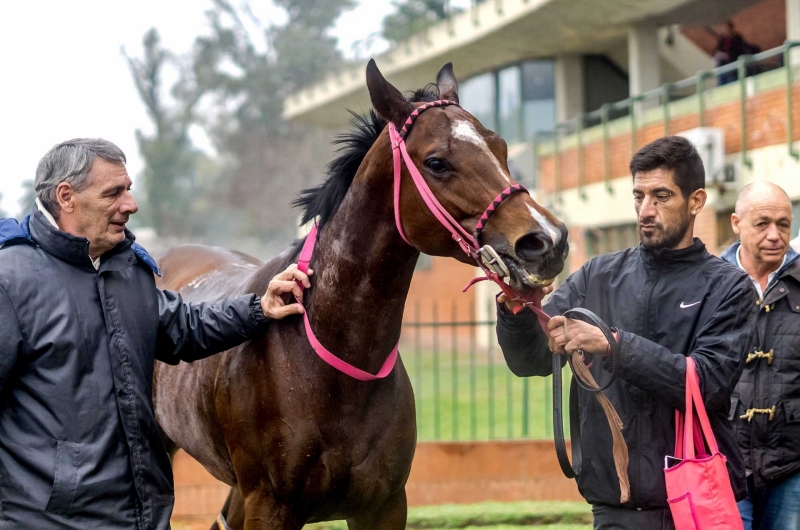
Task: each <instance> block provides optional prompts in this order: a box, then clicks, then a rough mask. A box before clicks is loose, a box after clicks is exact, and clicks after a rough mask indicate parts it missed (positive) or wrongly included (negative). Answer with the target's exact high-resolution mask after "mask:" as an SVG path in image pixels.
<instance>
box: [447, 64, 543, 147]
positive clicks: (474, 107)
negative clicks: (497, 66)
mask: <svg viewBox="0 0 800 530" xmlns="http://www.w3.org/2000/svg"><path fill="white" fill-rule="evenodd" d="M554 75H555V74H554V65H553V61H551V60H549V59H542V60H534V61H525V62H523V63H520V64H515V65H512V66H508V67H506V68H503V69H502V70H498V71H496V72H487V73H485V74H481V75H479V76H476V77H473V78H472V79H468V80H467V81H466V82H464V83H462V84H461V88H460V89H459V99H460V100H461V106H462V107H464V108H465V109H467V110H468V111H469V112H471V113H472V115H473V116H475V117H476V118H477V119H478V120H479V121H480V122H481V123H482V124H483V126H484V127H486V128H487V129H491V130H493V131H496V132H497V133H498V134H499V135H500V136H502V137H503V138H504V139H505V140H506V141H507V142H508V143H514V142H521V141H526V140H530V139H531V138H533V136H534V134H536V133H537V132H544V131H551V130H553V128H555V125H556V100H555V78H554Z"/></svg>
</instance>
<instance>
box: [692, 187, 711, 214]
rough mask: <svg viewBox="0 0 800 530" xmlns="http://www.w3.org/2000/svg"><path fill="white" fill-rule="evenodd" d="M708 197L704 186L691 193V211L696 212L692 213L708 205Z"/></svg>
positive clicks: (697, 212)
mask: <svg viewBox="0 0 800 530" xmlns="http://www.w3.org/2000/svg"><path fill="white" fill-rule="evenodd" d="M706 199H708V193H706V190H704V189H703V188H700V189H699V190H695V191H694V193H692V194H691V195H689V211H691V212H694V213H693V214H692V215H697V214H699V213H700V210H702V209H703V206H705V205H706Z"/></svg>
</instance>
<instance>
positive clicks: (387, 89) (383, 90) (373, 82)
mask: <svg viewBox="0 0 800 530" xmlns="http://www.w3.org/2000/svg"><path fill="white" fill-rule="evenodd" d="M367 89H368V90H369V97H370V99H371V100H372V106H373V107H375V110H376V111H377V112H378V115H380V117H381V118H383V119H385V120H386V121H390V122H392V123H394V125H395V127H397V128H398V129H400V128H401V127H402V126H403V123H404V122H405V121H406V118H408V116H409V114H411V113H412V112H414V105H412V104H411V103H409V102H408V100H406V98H405V97H404V96H403V94H401V93H400V91H399V90H397V89H396V88H395V87H394V86H392V84H391V83H389V81H387V80H386V78H385V77H383V74H381V71H380V70H378V65H376V64H375V60H374V59H370V60H369V63H368V64H367Z"/></svg>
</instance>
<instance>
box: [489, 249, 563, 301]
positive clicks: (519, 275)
mask: <svg viewBox="0 0 800 530" xmlns="http://www.w3.org/2000/svg"><path fill="white" fill-rule="evenodd" d="M480 259H481V261H482V262H483V265H484V266H485V267H486V268H488V269H489V270H491V271H492V272H494V273H496V274H497V275H498V276H499V277H500V279H501V280H502V281H504V282H505V283H506V284H507V285H508V286H510V287H511V288H512V289H514V290H515V291H529V290H531V289H541V288H542V287H547V286H548V285H550V284H551V283H553V281H555V278H542V277H541V276H539V275H537V274H533V273H531V272H530V271H529V270H528V269H527V268H526V266H525V264H523V263H521V262H520V261H519V259H517V258H516V257H515V256H512V255H509V254H508V253H506V252H503V251H502V250H501V251H500V252H497V251H496V250H495V249H494V248H492V247H491V246H489V245H486V246H484V247H482V248H481V249H480Z"/></svg>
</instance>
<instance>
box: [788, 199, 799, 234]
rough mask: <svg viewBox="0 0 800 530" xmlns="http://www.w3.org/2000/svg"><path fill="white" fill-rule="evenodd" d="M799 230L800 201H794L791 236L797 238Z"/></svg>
mask: <svg viewBox="0 0 800 530" xmlns="http://www.w3.org/2000/svg"><path fill="white" fill-rule="evenodd" d="M798 230H800V201H792V231H791V233H790V234H789V238H790V239H794V238H796V237H797V236H798Z"/></svg>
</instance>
